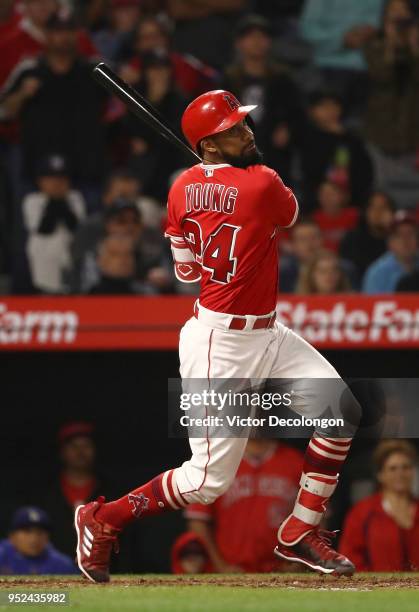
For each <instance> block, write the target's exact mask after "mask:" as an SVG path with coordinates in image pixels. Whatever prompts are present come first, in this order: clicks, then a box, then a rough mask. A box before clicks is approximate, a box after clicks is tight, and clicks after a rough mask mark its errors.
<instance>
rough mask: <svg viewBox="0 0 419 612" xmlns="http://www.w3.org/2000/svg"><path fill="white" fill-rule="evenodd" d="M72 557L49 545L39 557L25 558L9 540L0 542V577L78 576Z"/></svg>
mask: <svg viewBox="0 0 419 612" xmlns="http://www.w3.org/2000/svg"><path fill="white" fill-rule="evenodd" d="M77 573H78V570H77V568H76V566H75V564H74V563H73V562H72V560H71V559H70V557H67V555H63V554H62V553H60V552H59V551H58V550H57V549H56V548H54V547H53V546H52V545H51V544H48V546H47V547H46V549H45V550H44V552H43V553H42V554H41V555H39V557H25V556H24V555H22V554H21V553H19V552H17V550H16V549H15V548H14V546H12V544H11V543H10V542H9V540H3V541H1V542H0V575H1V574H3V575H5V574H6V575H28V574H77Z"/></svg>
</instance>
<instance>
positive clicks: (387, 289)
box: [362, 211, 419, 294]
mask: <svg viewBox="0 0 419 612" xmlns="http://www.w3.org/2000/svg"><path fill="white" fill-rule="evenodd" d="M417 270H419V242H418V226H417V222H416V220H415V218H414V217H413V216H411V215H410V214H409V213H406V212H404V211H398V212H397V213H396V215H395V217H394V221H393V225H392V227H391V230H390V235H389V237H388V242H387V252H386V253H385V254H384V255H382V256H381V257H379V258H378V259H377V260H376V261H374V262H373V263H372V264H371V265H370V266H369V267H368V268H367V270H366V272H365V276H364V282H363V285H362V290H363V292H364V293H370V294H372V293H393V292H394V291H395V290H396V287H397V283H398V282H399V280H400V279H401V278H402V277H403V276H405V275H406V274H409V273H413V272H415V271H417Z"/></svg>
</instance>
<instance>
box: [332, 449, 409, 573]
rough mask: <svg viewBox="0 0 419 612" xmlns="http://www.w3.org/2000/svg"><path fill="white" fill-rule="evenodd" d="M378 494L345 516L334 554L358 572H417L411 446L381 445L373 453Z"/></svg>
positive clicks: (364, 500) (359, 503) (362, 502)
mask: <svg viewBox="0 0 419 612" xmlns="http://www.w3.org/2000/svg"><path fill="white" fill-rule="evenodd" d="M373 459H374V463H375V467H376V472H377V482H378V487H379V490H378V492H377V493H375V494H374V495H371V496H369V497H367V498H365V499H363V500H362V501H360V502H358V503H357V504H355V506H354V507H353V508H352V509H351V510H350V512H349V514H348V515H347V517H346V520H345V525H344V528H343V532H342V537H341V540H340V544H339V552H341V553H342V554H344V555H350V556H351V559H352V561H353V563H354V564H355V566H356V569H357V571H359V572H410V571H417V570H418V568H419V501H418V500H417V499H415V498H414V497H413V495H412V489H413V480H414V468H415V465H416V462H417V457H416V451H415V448H414V446H412V444H410V443H409V442H407V441H405V440H383V441H382V442H380V443H379V444H378V446H377V447H376V449H375V451H374V456H373Z"/></svg>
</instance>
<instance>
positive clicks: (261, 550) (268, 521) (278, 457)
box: [185, 443, 303, 572]
mask: <svg viewBox="0 0 419 612" xmlns="http://www.w3.org/2000/svg"><path fill="white" fill-rule="evenodd" d="M302 465H303V456H302V453H300V452H299V451H298V450H296V449H294V448H291V447H289V446H286V445H285V444H280V443H279V444H278V446H277V447H276V449H274V451H273V452H272V453H271V454H269V455H268V456H266V457H265V458H264V459H262V460H261V461H259V462H258V463H254V462H252V460H251V459H249V458H246V457H245V458H244V459H243V460H242V462H241V463H240V466H239V469H238V470H237V474H236V477H235V479H234V482H233V484H232V485H231V487H230V489H229V490H228V491H227V492H226V493H224V495H222V496H221V497H219V498H218V499H217V500H216V501H215V502H214V503H213V504H211V505H208V506H204V505H201V504H191V505H189V506H188V507H187V508H186V510H185V517H186V518H187V519H200V520H208V521H212V523H213V527H214V535H215V541H216V544H217V548H218V550H219V552H220V554H221V556H222V557H223V559H224V560H225V561H226V562H227V563H230V564H233V565H239V566H240V567H241V568H243V570H245V571H246V572H269V571H272V570H274V569H275V567H276V564H275V557H274V556H273V553H272V551H273V549H274V548H275V545H276V543H277V540H276V530H277V529H278V527H279V525H280V524H281V522H282V521H283V520H284V519H285V518H286V517H287V516H288V514H290V512H291V511H292V508H293V505H294V501H295V496H296V494H297V491H298V483H299V479H300V476H301V469H302Z"/></svg>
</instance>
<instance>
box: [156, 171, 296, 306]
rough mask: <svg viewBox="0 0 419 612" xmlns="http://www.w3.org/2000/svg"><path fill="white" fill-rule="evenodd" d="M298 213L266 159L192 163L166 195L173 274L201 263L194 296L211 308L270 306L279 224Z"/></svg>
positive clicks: (191, 274) (182, 274)
mask: <svg viewBox="0 0 419 612" xmlns="http://www.w3.org/2000/svg"><path fill="white" fill-rule="evenodd" d="M297 214H298V204H297V200H296V198H295V196H294V194H293V193H292V191H291V189H288V188H287V187H285V185H284V183H283V182H282V180H281V179H280V178H279V176H278V174H277V173H276V172H274V170H271V169H270V168H268V167H266V166H263V165H255V166H249V167H248V168H246V169H242V168H236V167H233V166H230V165H229V164H214V165H204V164H197V165H196V166H193V167H192V168H189V169H188V170H186V171H185V172H183V173H182V174H181V175H180V176H179V177H178V178H177V180H176V181H175V183H174V184H173V186H172V188H171V190H170V193H169V198H168V220H167V227H166V236H169V237H170V238H171V241H172V252H173V255H174V260H175V271H176V275H177V277H178V278H179V279H180V280H183V281H184V282H193V281H194V280H196V279H197V274H198V268H199V276H200V277H201V278H200V280H201V291H200V297H199V302H200V304H202V306H204V307H205V308H209V309H210V310H214V311H216V312H224V313H229V314H236V315H248V314H249V315H264V314H267V313H269V312H271V311H272V310H274V309H275V306H276V298H277V284H278V233H279V228H286V227H291V225H293V224H294V223H295V220H296V218H297ZM190 252H192V253H193V258H194V260H195V262H196V264H195V265H194V264H193V263H191V260H192V261H193V259H192V258H191V256H190ZM198 278H199V277H198Z"/></svg>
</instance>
